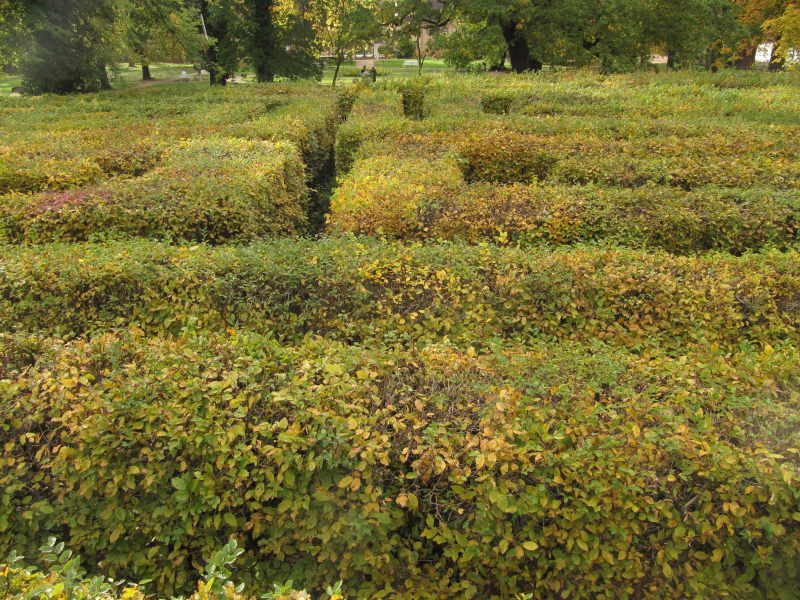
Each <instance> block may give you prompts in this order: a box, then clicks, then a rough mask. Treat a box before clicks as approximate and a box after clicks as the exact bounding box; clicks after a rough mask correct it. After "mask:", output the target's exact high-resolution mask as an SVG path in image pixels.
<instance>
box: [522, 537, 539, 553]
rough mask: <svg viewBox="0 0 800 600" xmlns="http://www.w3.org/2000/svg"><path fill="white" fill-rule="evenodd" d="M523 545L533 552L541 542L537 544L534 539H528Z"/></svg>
mask: <svg viewBox="0 0 800 600" xmlns="http://www.w3.org/2000/svg"><path fill="white" fill-rule="evenodd" d="M522 547H523V548H525V550H530V551H531V552H535V551H536V550H538V549H539V544H537V543H536V542H534V541H533V540H528V541H527V542H523V543H522Z"/></svg>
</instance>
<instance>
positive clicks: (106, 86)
mask: <svg viewBox="0 0 800 600" xmlns="http://www.w3.org/2000/svg"><path fill="white" fill-rule="evenodd" d="M98 75H99V76H100V89H101V90H110V89H112V88H111V82H110V81H109V79H108V71H106V68H105V66H103V67H101V68H100V72H99V73H98Z"/></svg>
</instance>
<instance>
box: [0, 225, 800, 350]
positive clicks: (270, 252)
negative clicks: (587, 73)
mask: <svg viewBox="0 0 800 600" xmlns="http://www.w3.org/2000/svg"><path fill="white" fill-rule="evenodd" d="M0 257H1V258H0V328H2V330H4V331H12V330H16V329H20V330H29V331H48V332H52V333H59V334H70V333H83V332H87V331H95V330H102V329H107V328H109V327H113V326H116V325H119V324H130V323H135V324H137V325H139V326H141V327H144V328H145V329H147V330H148V331H154V332H158V331H170V332H179V331H180V330H181V329H182V328H184V327H186V326H191V327H208V328H212V329H220V328H223V327H227V326H230V327H241V328H247V329H253V330H257V331H260V332H264V333H267V332H272V333H274V334H276V335H278V336H280V337H285V338H289V339H299V338H302V337H303V336H304V335H305V334H306V333H308V332H313V333H319V334H326V335H330V336H333V337H338V338H340V339H344V340H369V339H381V340H397V341H404V340H405V341H416V340H419V341H424V340H437V339H441V338H442V337H443V336H449V337H450V338H451V339H463V340H466V341H480V340H482V339H484V338H487V337H495V336H500V337H506V338H513V339H528V338H536V337H541V336H546V337H557V338H559V339H584V340H586V339H595V338H597V339H602V340H608V341H615V342H618V343H621V344H627V345H638V344H643V343H649V342H653V341H660V342H661V343H664V344H668V345H674V344H678V345H680V344H682V343H684V342H686V341H692V340H696V341H707V342H709V343H712V342H719V343H730V344H736V343H738V342H739V341H741V340H742V339H747V338H749V339H754V340H763V341H772V340H775V339H793V340H794V339H797V338H798V329H797V328H798V325H799V324H800V310H798V307H800V255H798V253H797V252H796V251H792V252H787V253H780V252H770V253H765V254H763V255H747V256H744V257H740V258H735V257H730V256H725V255H712V256H709V257H706V258H684V257H674V256H670V255H668V254H665V253H644V252H639V251H632V250H617V249H596V248H590V247H589V248H578V249H574V250H571V251H557V252H549V251H525V250H522V249H516V248H501V247H495V246H478V247H469V246H464V245H461V244H441V245H410V246H404V245H402V244H390V243H382V242H379V241H375V240H369V239H349V238H341V239H328V240H323V241H319V242H312V241H297V240H295V241H291V240H276V241H273V242H269V243H261V244H257V245H254V246H249V247H242V248H231V247H227V248H218V249H215V248H209V247H204V246H199V247H191V248H187V247H170V246H167V245H163V244H157V243H151V242H135V243H114V244H109V245H104V246H94V245H54V246H42V247H37V248H35V249H7V250H5V251H3V252H2V254H1V255H0Z"/></svg>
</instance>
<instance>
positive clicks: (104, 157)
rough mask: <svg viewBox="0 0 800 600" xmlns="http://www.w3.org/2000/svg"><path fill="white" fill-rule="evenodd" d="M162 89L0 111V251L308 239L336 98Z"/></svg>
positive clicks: (296, 90) (282, 88) (300, 91)
mask: <svg viewBox="0 0 800 600" xmlns="http://www.w3.org/2000/svg"><path fill="white" fill-rule="evenodd" d="M164 87H165V88H166V89H160V88H159V89H156V88H152V89H148V90H146V91H143V90H140V91H129V92H124V93H122V92H120V93H115V94H94V95H87V96H86V97H85V98H81V99H75V98H72V99H63V98H51V97H43V98H38V99H35V100H30V99H29V100H26V101H25V104H22V105H20V103H19V101H16V100H2V99H0V119H3V118H4V117H5V119H3V120H4V124H3V130H2V137H0V159H2V160H1V161H0V162H1V163H2V166H0V194H3V195H0V241H6V242H8V241H11V242H44V241H53V240H61V241H73V240H85V239H88V238H90V237H96V236H122V237H128V236H146V237H154V238H177V239H185V240H204V241H209V242H214V243H219V242H222V241H225V240H235V241H241V240H247V239H251V238H253V237H256V236H261V235H264V234H296V233H305V232H307V231H308V217H309V213H311V212H313V211H314V210H316V207H314V206H312V205H311V204H309V202H308V199H309V189H306V186H308V187H309V188H315V187H317V186H318V185H319V184H320V180H321V178H324V177H326V176H327V173H328V171H329V170H330V168H331V162H332V156H331V154H332V151H333V146H334V138H335V134H336V127H337V122H338V118H339V112H338V110H339V109H338V106H337V100H336V97H335V96H334V95H333V94H331V93H328V92H325V91H324V90H320V89H318V86H309V85H299V84H291V85H283V84H280V85H275V86H239V87H237V88H233V89H230V90H224V91H221V90H211V91H208V90H205V89H204V90H202V91H201V90H199V89H198V88H196V87H194V86H164ZM35 105H36V106H35ZM34 109H36V110H34ZM264 142H267V143H264Z"/></svg>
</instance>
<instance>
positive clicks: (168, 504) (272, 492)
mask: <svg viewBox="0 0 800 600" xmlns="http://www.w3.org/2000/svg"><path fill="white" fill-rule="evenodd" d="M10 342H11V343H15V341H14V340H13V339H12V340H10ZM22 343H24V340H23V342H22ZM799 358H800V357H799V356H798V355H797V349H796V347H793V346H792V345H787V346H786V347H777V348H776V347H770V348H768V349H765V350H764V351H763V352H761V353H758V352H756V353H755V354H753V353H751V352H748V353H747V354H746V355H741V354H740V355H738V356H736V355H731V354H729V353H727V352H725V351H719V350H714V349H713V347H710V348H709V347H706V348H705V349H703V350H697V351H695V352H694V353H689V354H681V355H679V356H678V357H676V358H667V357H666V356H665V355H661V356H656V355H650V356H644V357H636V356H630V355H626V354H624V353H621V352H620V351H619V350H614V349H611V348H605V347H603V346H601V345H599V344H594V345H592V346H591V347H589V348H586V347H580V346H579V347H573V346H570V345H560V346H555V347H550V346H547V345H543V346H534V347H529V348H507V349H506V350H505V351H500V350H495V351H488V352H486V353H481V354H476V352H475V351H474V350H466V351H464V350H459V349H456V348H454V347H452V346H449V345H441V346H430V347H428V348H425V349H422V350H413V349H412V350H400V349H398V348H397V347H395V348H380V347H378V348H375V349H371V350H366V349H362V348H358V347H348V346H344V345H338V344H336V343H333V342H329V341H323V340H315V339H308V340H307V341H306V342H305V343H304V344H303V345H301V346H297V347H286V346H282V345H280V344H278V343H276V342H274V341H270V340H266V339H264V338H260V337H258V336H254V335H250V334H243V333H242V334H233V335H231V334H223V335H208V334H205V333H198V334H188V335H187V336H185V337H184V338H181V339H157V338H147V337H142V336H140V335H138V334H135V333H133V334H106V335H102V336H100V337H97V338H94V339H92V340H89V341H86V340H79V341H76V342H74V343H70V344H63V343H62V342H60V341H55V342H54V343H53V344H52V346H51V347H49V348H45V349H44V350H43V352H42V353H41V354H38V355H36V356H35V357H34V358H33V360H34V361H35V362H33V364H30V362H31V361H30V360H27V361H26V362H25V364H24V366H22V367H21V368H20V367H18V366H15V365H11V366H7V367H6V368H7V369H10V373H9V375H10V377H6V378H3V379H2V380H0V414H2V419H0V449H2V450H0V487H2V489H3V493H2V496H0V545H2V546H3V547H5V548H17V549H18V550H19V551H21V552H26V553H29V552H30V551H31V550H32V549H33V548H35V547H36V546H37V545H38V543H39V541H38V540H40V539H42V538H43V537H46V536H48V535H51V534H53V533H55V532H57V533H59V534H60V535H63V536H65V537H64V539H66V540H68V542H69V546H70V547H71V548H72V549H73V550H74V551H75V552H79V553H80V554H81V555H83V556H84V557H85V558H86V559H87V561H88V564H97V563H98V562H100V561H102V563H103V568H104V569H105V570H106V573H107V574H108V575H109V576H111V577H113V578H122V577H124V578H127V579H129V580H138V579H141V578H143V577H145V578H153V579H154V582H155V585H156V587H157V589H158V591H159V592H160V593H167V594H169V593H172V592H173V591H185V590H188V589H190V588H191V587H192V586H193V584H194V575H193V574H194V573H195V572H196V571H197V570H198V568H200V567H201V566H202V564H203V562H204V561H205V560H206V559H207V558H208V557H209V556H210V555H211V553H212V552H213V551H214V550H215V549H216V548H217V547H218V544H219V540H221V539H226V538H227V537H229V536H231V535H234V536H236V537H238V538H239V539H240V540H241V541H242V548H244V549H245V550H246V551H245V554H244V555H243V556H242V559H241V564H240V569H237V570H236V573H235V575H236V576H237V578H239V579H241V580H242V581H244V582H246V583H247V584H248V585H249V586H251V588H253V589H258V588H259V586H263V585H264V582H269V581H286V580H288V579H292V580H294V581H297V582H300V583H301V584H302V585H304V586H305V585H308V586H310V588H311V589H312V590H315V589H319V588H320V586H321V584H322V583H323V582H326V581H332V580H338V579H341V580H344V581H346V582H347V587H348V589H349V590H352V592H353V594H354V595H356V596H357V597H377V596H381V597H386V596H391V597H396V598H441V597H453V598H472V597H476V598H507V597H508V596H509V595H511V594H513V593H515V592H518V591H522V592H525V593H530V594H532V597H533V598H541V599H550V598H552V597H554V596H560V597H570V598H576V599H586V600H588V599H590V598H604V599H608V600H611V599H615V600H616V599H618V598H631V599H632V598H638V599H654V600H655V599H658V600H664V599H675V600H678V599H681V600H682V599H685V598H689V597H691V598H694V597H698V598H708V597H734V598H744V597H747V598H753V599H756V600H792V599H793V598H794V597H795V593H796V590H797V589H798V585H800V570H798V564H800V561H799V560H798V559H800V487H799V486H798V485H797V483H798V478H800V472H798V469H797V464H796V463H794V464H793V463H792V462H791V460H789V456H791V455H790V454H789V455H786V456H784V455H781V454H778V453H777V452H776V449H775V448H774V447H773V446H772V445H771V444H772V441H771V440H772V439H773V432H772V431H769V430H767V431H764V432H762V435H755V436H753V435H752V434H748V433H747V429H748V428H752V427H753V426H754V425H756V426H757V425H758V422H759V420H760V417H759V416H758V415H759V413H760V412H763V411H764V410H765V409H764V407H766V410H767V411H771V412H772V414H774V412H775V404H774V403H775V402H780V401H781V398H783V399H784V401H787V400H788V405H787V407H786V410H787V412H786V413H784V414H787V415H789V414H792V408H791V402H792V396H791V395H790V394H794V398H795V401H796V394H797V391H798V387H797V385H798V380H797V371H796V365H797V360H798V359H799ZM791 386H793V387H791ZM748 409H754V410H753V412H752V413H748ZM748 415H750V416H748ZM795 435H796V432H795ZM795 441H796V440H795ZM794 452H796V450H795V451H794ZM795 457H796V455H795ZM262 589H263V588H262ZM264 591H266V590H264Z"/></svg>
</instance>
